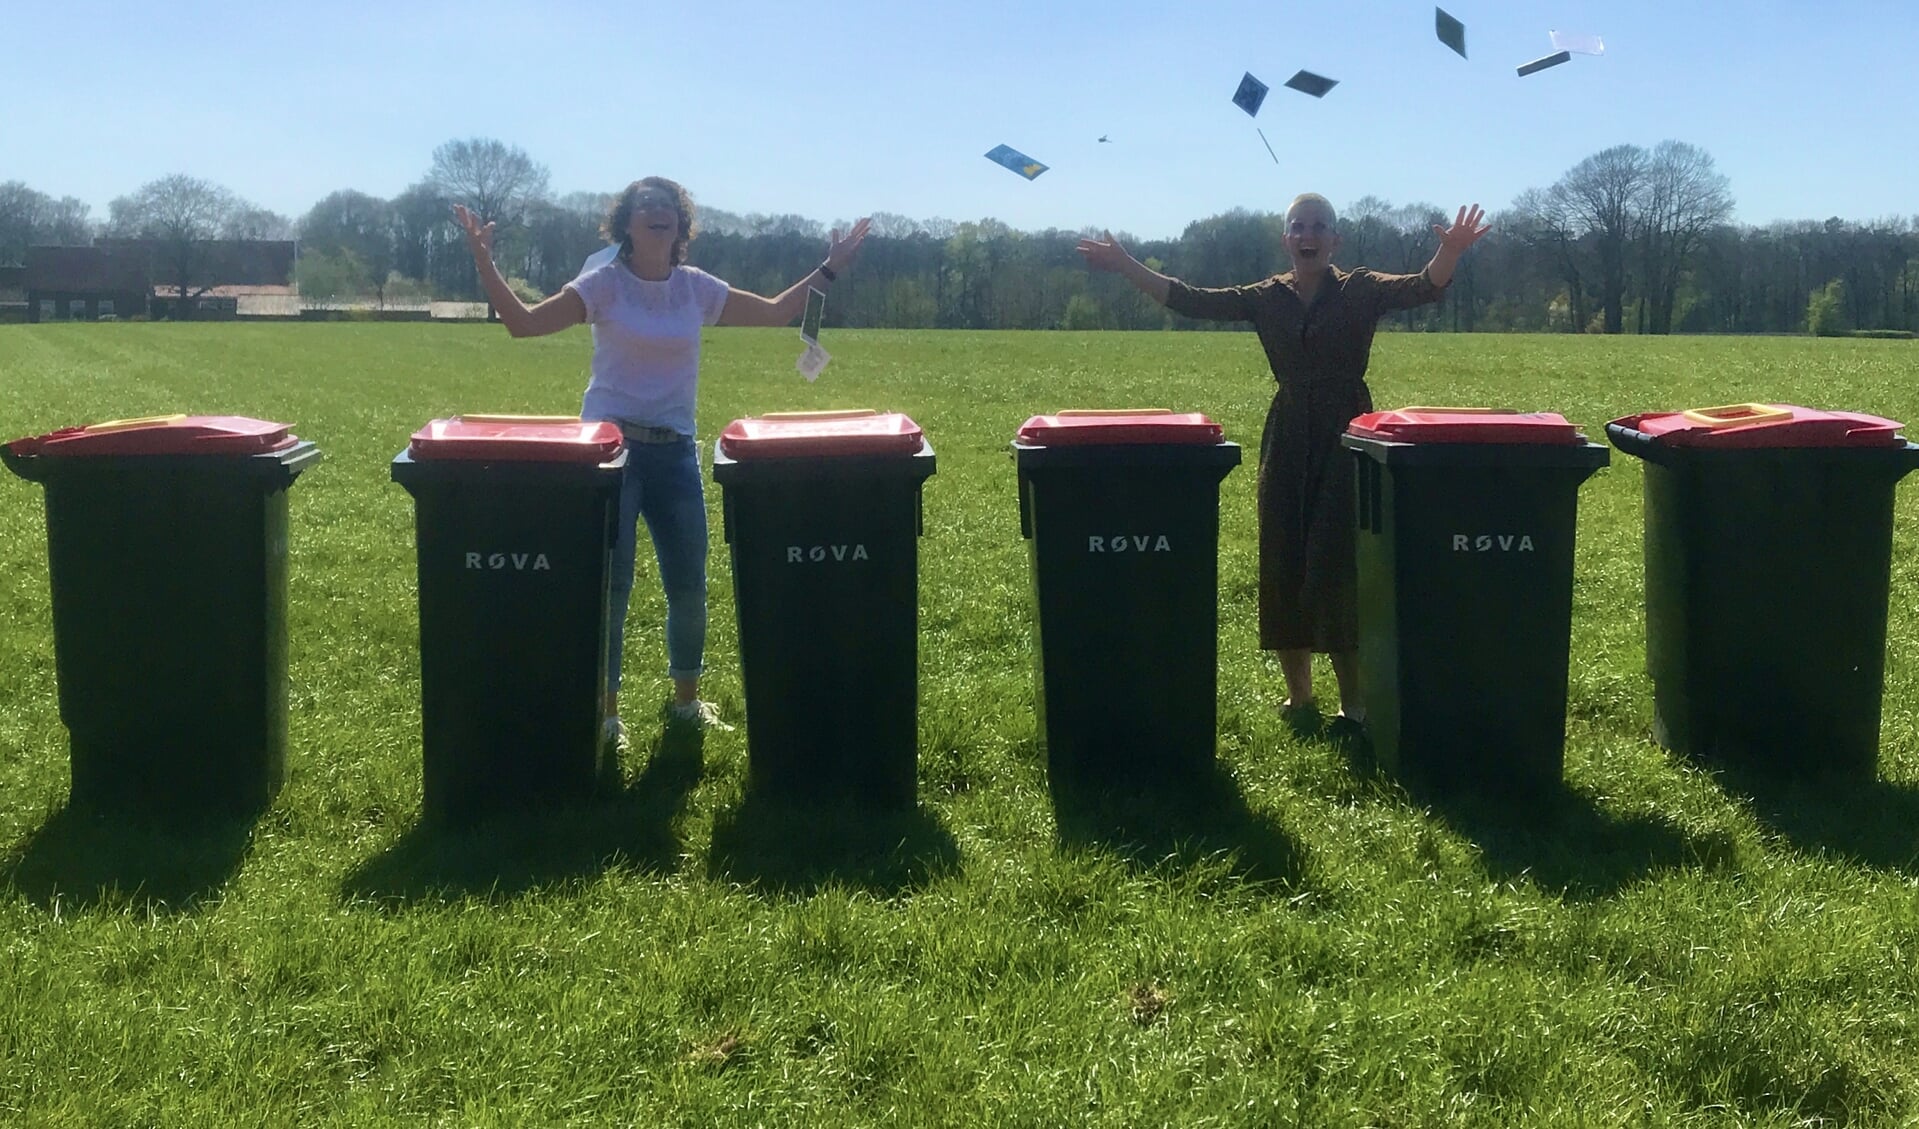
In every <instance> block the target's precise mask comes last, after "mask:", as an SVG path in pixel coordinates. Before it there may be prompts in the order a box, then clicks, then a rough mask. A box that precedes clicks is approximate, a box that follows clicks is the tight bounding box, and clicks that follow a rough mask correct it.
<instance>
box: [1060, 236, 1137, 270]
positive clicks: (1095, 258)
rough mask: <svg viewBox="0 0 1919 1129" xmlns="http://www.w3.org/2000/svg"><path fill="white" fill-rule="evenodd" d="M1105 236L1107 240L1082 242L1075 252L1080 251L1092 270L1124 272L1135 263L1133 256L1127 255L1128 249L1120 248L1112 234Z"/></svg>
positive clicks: (1089, 239) (1088, 239) (1086, 240)
mask: <svg viewBox="0 0 1919 1129" xmlns="http://www.w3.org/2000/svg"><path fill="white" fill-rule="evenodd" d="M1103 234H1104V235H1105V236H1106V238H1105V239H1092V238H1087V239H1082V240H1080V241H1079V243H1078V244H1077V245H1075V246H1074V248H1073V250H1075V251H1078V252H1079V253H1080V257H1081V258H1083V259H1085V260H1086V266H1087V268H1088V269H1090V270H1104V271H1117V270H1123V269H1124V268H1125V266H1126V264H1127V263H1130V262H1132V261H1133V256H1132V255H1130V254H1128V253H1127V251H1126V248H1124V247H1122V246H1120V244H1119V240H1117V239H1114V238H1113V233H1112V232H1110V231H1108V232H1104V233H1103Z"/></svg>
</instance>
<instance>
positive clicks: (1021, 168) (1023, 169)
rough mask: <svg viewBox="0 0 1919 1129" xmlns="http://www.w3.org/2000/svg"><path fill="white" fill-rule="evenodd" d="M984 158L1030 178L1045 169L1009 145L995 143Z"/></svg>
mask: <svg viewBox="0 0 1919 1129" xmlns="http://www.w3.org/2000/svg"><path fill="white" fill-rule="evenodd" d="M986 159H987V160H989V161H992V162H993V163H994V164H998V165H1004V166H1006V167H1007V168H1009V169H1012V170H1013V171H1014V172H1016V173H1018V174H1020V175H1021V176H1023V177H1025V178H1026V179H1027V180H1031V179H1033V178H1034V177H1036V176H1038V175H1039V174H1041V173H1043V172H1045V171H1046V166H1045V165H1042V164H1040V163H1039V162H1038V161H1035V160H1034V159H1033V158H1031V157H1029V156H1027V155H1026V154H1024V153H1022V152H1020V151H1019V150H1018V149H1015V148H1013V147H1012V146H1010V145H995V146H993V148H992V149H991V150H990V151H989V152H988V153H987V154H986Z"/></svg>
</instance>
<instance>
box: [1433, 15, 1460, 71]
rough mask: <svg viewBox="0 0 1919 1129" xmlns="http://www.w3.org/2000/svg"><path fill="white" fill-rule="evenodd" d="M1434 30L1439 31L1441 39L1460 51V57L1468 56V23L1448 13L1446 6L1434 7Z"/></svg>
mask: <svg viewBox="0 0 1919 1129" xmlns="http://www.w3.org/2000/svg"><path fill="white" fill-rule="evenodd" d="M1433 30H1434V31H1435V32H1437V33H1438V35H1439V41H1440V42H1441V43H1444V44H1445V45H1446V46H1448V47H1451V48H1452V49H1453V50H1455V51H1457V52H1459V57H1460V58H1462V59H1463V58H1465V57H1466V25H1465V24H1463V23H1460V22H1459V21H1458V20H1456V19H1454V18H1453V17H1451V16H1449V15H1447V14H1446V9H1444V8H1434V9H1433Z"/></svg>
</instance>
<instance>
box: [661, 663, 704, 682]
mask: <svg viewBox="0 0 1919 1129" xmlns="http://www.w3.org/2000/svg"><path fill="white" fill-rule="evenodd" d="M701 673H702V671H700V670H699V669H697V668H695V669H693V670H674V669H673V668H672V667H670V666H669V667H667V668H666V676H667V677H668V678H671V679H673V680H675V681H678V680H679V679H682V678H698V677H699V676H700V675H701Z"/></svg>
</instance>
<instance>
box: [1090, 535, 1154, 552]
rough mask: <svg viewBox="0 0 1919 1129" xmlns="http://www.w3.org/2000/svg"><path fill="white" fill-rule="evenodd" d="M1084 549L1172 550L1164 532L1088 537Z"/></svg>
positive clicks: (1125, 550) (1092, 550) (1108, 550)
mask: <svg viewBox="0 0 1919 1129" xmlns="http://www.w3.org/2000/svg"><path fill="white" fill-rule="evenodd" d="M1086 551H1087V552H1089V553H1170V552H1172V551H1173V543H1172V542H1171V541H1169V540H1167V539H1166V535H1165V534H1164V533H1135V534H1132V535H1130V536H1128V535H1125V534H1122V535H1120V536H1118V537H1088V538H1087V539H1086Z"/></svg>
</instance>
